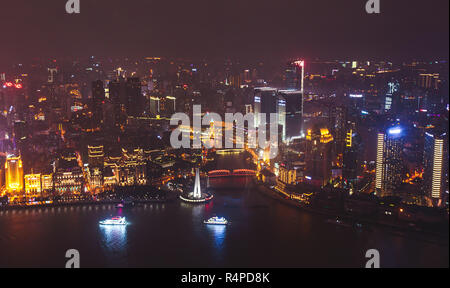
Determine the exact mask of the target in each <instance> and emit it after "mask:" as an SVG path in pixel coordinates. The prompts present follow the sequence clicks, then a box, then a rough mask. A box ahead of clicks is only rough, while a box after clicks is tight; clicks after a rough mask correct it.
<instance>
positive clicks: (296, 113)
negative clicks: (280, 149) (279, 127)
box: [278, 90, 303, 141]
mask: <svg viewBox="0 0 450 288" xmlns="http://www.w3.org/2000/svg"><path fill="white" fill-rule="evenodd" d="M278 98H279V103H280V100H284V104H285V106H284V107H285V116H284V119H285V120H284V122H285V125H284V127H285V129H284V131H283V132H284V133H283V141H291V140H292V139H296V138H299V137H300V135H301V130H302V121H303V120H302V119H303V93H302V92H301V91H300V90H279V91H278ZM281 104H283V101H281ZM280 124H281V123H280Z"/></svg>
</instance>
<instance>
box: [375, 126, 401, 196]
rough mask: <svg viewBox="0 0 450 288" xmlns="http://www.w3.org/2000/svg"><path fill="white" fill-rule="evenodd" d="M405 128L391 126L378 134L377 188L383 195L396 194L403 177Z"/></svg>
mask: <svg viewBox="0 0 450 288" xmlns="http://www.w3.org/2000/svg"><path fill="white" fill-rule="evenodd" d="M403 136H404V135H403V129H402V128H401V127H400V126H396V127H391V128H389V129H387V131H386V133H385V132H380V133H378V136H377V158H376V175H375V189H376V191H377V193H379V194H380V195H381V196H392V195H395V190H396V188H397V187H398V186H399V185H400V184H401V182H402V179H403V174H402V169H403V160H402V149H403Z"/></svg>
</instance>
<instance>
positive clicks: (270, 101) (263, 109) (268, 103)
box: [253, 87, 278, 128]
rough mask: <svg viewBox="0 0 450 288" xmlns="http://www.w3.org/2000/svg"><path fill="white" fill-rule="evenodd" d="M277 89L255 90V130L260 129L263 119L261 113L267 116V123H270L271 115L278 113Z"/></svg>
mask: <svg viewBox="0 0 450 288" xmlns="http://www.w3.org/2000/svg"><path fill="white" fill-rule="evenodd" d="M277 100H278V98H277V89H276V88H272V87H260V88H255V96H254V102H253V103H254V111H255V128H256V127H259V124H260V123H262V120H263V119H260V115H259V113H263V114H264V113H265V114H266V123H268V122H269V114H270V113H277V105H278V101H277Z"/></svg>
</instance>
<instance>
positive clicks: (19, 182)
mask: <svg viewBox="0 0 450 288" xmlns="http://www.w3.org/2000/svg"><path fill="white" fill-rule="evenodd" d="M5 180H6V189H7V191H8V193H9V195H10V196H13V197H14V196H18V197H20V196H22V192H23V166H22V159H21V157H20V156H15V155H8V156H7V157H6V162H5Z"/></svg>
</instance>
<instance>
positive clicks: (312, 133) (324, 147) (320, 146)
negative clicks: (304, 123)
mask: <svg viewBox="0 0 450 288" xmlns="http://www.w3.org/2000/svg"><path fill="white" fill-rule="evenodd" d="M306 140H307V142H306V155H305V160H306V179H308V180H309V182H310V183H311V184H313V185H317V186H323V185H326V184H327V183H328V182H329V180H330V179H331V164H332V163H331V161H332V159H331V149H332V143H331V142H332V141H333V135H331V134H330V132H329V130H328V129H327V128H324V127H323V128H319V127H314V128H313V129H308V131H307V134H306Z"/></svg>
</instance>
